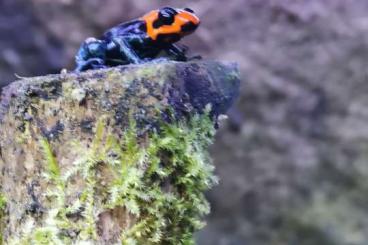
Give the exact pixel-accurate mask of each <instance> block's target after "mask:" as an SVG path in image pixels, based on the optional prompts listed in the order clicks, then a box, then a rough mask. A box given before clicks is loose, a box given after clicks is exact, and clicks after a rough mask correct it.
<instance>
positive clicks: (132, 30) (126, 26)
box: [103, 19, 147, 40]
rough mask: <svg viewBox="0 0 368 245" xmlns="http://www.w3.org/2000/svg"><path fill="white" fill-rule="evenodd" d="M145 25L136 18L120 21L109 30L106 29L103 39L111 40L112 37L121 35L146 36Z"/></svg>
mask: <svg viewBox="0 0 368 245" xmlns="http://www.w3.org/2000/svg"><path fill="white" fill-rule="evenodd" d="M146 31H147V26H146V23H145V22H144V21H142V20H139V19H136V20H132V21H129V22H124V23H121V24H119V25H117V26H115V27H113V28H111V29H110V30H108V31H106V32H105V33H104V35H103V39H104V40H111V39H112V38H114V37H122V36H130V35H132V36H141V37H146V36H147V34H146Z"/></svg>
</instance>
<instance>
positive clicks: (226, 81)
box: [0, 61, 239, 244]
mask: <svg viewBox="0 0 368 245" xmlns="http://www.w3.org/2000/svg"><path fill="white" fill-rule="evenodd" d="M238 87H239V77H238V71H237V68H236V65H235V64H233V63H223V62H214V61H202V62H189V63H179V62H165V63H150V64H146V65H140V66H133V65H132V66H122V67H117V68H112V69H106V70H97V71H88V72H85V73H80V74H74V73H69V74H67V73H65V74H58V75H49V76H44V77H35V78H26V79H22V80H20V81H16V82H14V83H12V84H11V85H9V86H8V87H6V88H4V90H3V94H2V96H1V106H0V121H1V124H0V135H2V137H1V139H0V169H1V174H0V184H1V193H2V196H3V197H4V200H6V204H5V205H4V207H3V211H4V213H5V214H6V215H5V217H3V219H2V222H4V223H6V225H5V228H4V229H3V235H4V240H5V241H6V242H8V243H10V244H11V243H12V244H17V243H18V242H20V241H29V240H32V239H40V241H44V242H45V241H47V242H55V243H56V242H64V243H67V244H68V243H69V242H71V241H89V242H93V241H99V242H117V241H119V239H122V241H125V242H132V241H133V240H136V241H139V239H146V240H147V241H150V242H151V243H152V244H155V243H158V242H160V241H161V242H164V241H166V242H168V240H169V239H172V241H171V242H173V241H175V239H179V240H180V239H183V240H184V241H189V240H190V239H191V234H192V233H193V231H194V230H196V229H198V228H200V221H199V220H198V221H196V219H197V218H200V217H202V216H203V215H204V214H205V213H206V212H207V203H206V201H205V200H204V199H203V191H204V190H205V189H207V188H209V187H210V186H211V185H212V184H213V183H214V182H215V179H214V178H213V176H212V167H211V165H210V164H209V163H208V157H207V156H206V155H207V154H206V153H205V151H206V150H205V148H206V147H207V146H208V141H210V140H211V138H212V132H213V124H214V123H215V120H216V118H217V116H218V115H220V114H223V113H225V112H226V110H227V109H228V108H229V107H230V106H231V104H232V102H233V101H234V99H235V97H236V95H237V92H238ZM209 104H210V105H211V106H210V107H209V106H208V105H209ZM209 110H210V111H209ZM198 114H200V115H202V116H196V115H198ZM206 115H207V116H206ZM206 117H207V118H208V120H207V119H205V118H206ZM212 120H214V121H212ZM119 169H120V170H119ZM123 176H124V178H123ZM129 181H131V182H129ZM192 185H194V186H192ZM124 188H125V189H124ZM162 200H165V201H162ZM186 205H187V206H186ZM148 207H150V208H148ZM175 207H176V208H177V207H180V210H181V211H180V213H181V214H182V215H184V216H183V217H182V218H180V217H181V214H175V215H174V216H173V217H171V218H170V215H173V212H176V209H175ZM187 211H188V213H186V212H187ZM165 212H167V213H165ZM170 212H172V213H170ZM160 215H161V216H160ZM166 215H167V217H166ZM191 216H193V217H191ZM176 219H177V220H176ZM157 222H158V223H159V224H157ZM175 222H176V223H175ZM150 229H151V230H150ZM179 231H180V232H179ZM52 239H54V240H52ZM124 239H125V240H124ZM164 239H168V240H164ZM177 241H178V240H177Z"/></svg>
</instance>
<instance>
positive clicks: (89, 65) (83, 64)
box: [75, 58, 107, 72]
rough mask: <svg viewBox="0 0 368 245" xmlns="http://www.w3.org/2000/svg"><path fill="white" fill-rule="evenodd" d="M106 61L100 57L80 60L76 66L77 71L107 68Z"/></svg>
mask: <svg viewBox="0 0 368 245" xmlns="http://www.w3.org/2000/svg"><path fill="white" fill-rule="evenodd" d="M106 67H107V66H106V65H105V61H104V60H103V59H100V58H91V59H89V60H86V61H80V62H79V63H78V64H77V67H76V68H75V71H76V72H81V71H86V70H90V69H93V70H95V69H102V68H106Z"/></svg>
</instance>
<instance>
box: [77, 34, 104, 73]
mask: <svg viewBox="0 0 368 245" xmlns="http://www.w3.org/2000/svg"><path fill="white" fill-rule="evenodd" d="M106 50H107V44H106V42H105V41H102V40H98V39H96V38H88V39H86V40H85V41H84V42H83V43H82V45H81V47H80V48H79V51H78V53H77V55H76V57H75V61H76V63H77V68H76V69H75V71H85V70H88V69H99V68H103V67H105V59H106Z"/></svg>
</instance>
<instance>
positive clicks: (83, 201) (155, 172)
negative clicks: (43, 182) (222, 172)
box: [10, 115, 217, 244]
mask: <svg viewBox="0 0 368 245" xmlns="http://www.w3.org/2000/svg"><path fill="white" fill-rule="evenodd" d="M106 125H107V123H106V120H105V119H104V118H102V119H101V120H100V121H99V122H98V123H97V125H96V127H95V136H94V139H93V141H92V143H91V145H90V147H89V148H88V150H85V148H84V147H85V146H83V145H81V144H80V143H79V142H74V144H73V150H74V151H75V152H74V153H78V157H77V159H76V160H75V162H74V164H73V166H72V167H71V168H70V169H68V170H66V171H61V170H60V167H59V164H58V162H57V158H56V156H55V155H54V154H53V151H52V148H51V145H50V144H49V142H48V141H47V140H46V139H41V140H40V144H41V148H42V149H43V152H44V158H45V163H46V164H45V165H46V167H45V169H46V177H47V180H49V182H50V185H49V188H48V190H47V194H46V195H47V199H48V200H50V204H49V206H48V209H47V211H46V212H45V214H44V218H43V221H42V223H35V222H34V223H32V222H30V223H28V224H25V225H24V226H25V227H24V229H23V232H21V233H20V234H19V236H18V237H17V238H12V239H11V243H10V244H22V243H21V242H23V243H24V244H71V243H72V242H71V241H73V242H77V243H76V244H78V242H90V243H92V244H94V243H96V241H97V240H98V235H97V220H98V214H101V213H102V212H106V211H107V210H113V209H115V208H123V210H126V212H127V215H128V216H129V217H130V219H131V222H130V223H129V224H127V225H125V226H124V227H121V231H119V232H121V237H120V239H119V240H120V241H118V242H119V243H121V244H193V243H194V240H193V233H194V232H195V231H197V230H198V229H200V228H202V227H203V225H204V223H203V222H202V218H203V216H204V215H205V214H207V213H208V212H209V205H208V203H207V201H206V200H205V198H204V195H203V192H204V191H205V190H207V189H208V188H210V187H211V186H212V185H213V184H215V183H216V181H217V179H216V178H215V177H214V176H213V167H212V165H211V163H210V158H209V156H208V154H207V147H208V145H209V144H210V143H211V141H212V139H213V136H214V133H215V130H214V128H213V122H212V121H211V120H210V118H209V116H208V115H196V116H194V117H193V118H192V119H191V120H190V121H180V122H177V123H170V124H168V123H162V125H161V127H160V130H159V131H157V132H152V133H150V134H149V135H148V137H147V138H146V140H145V142H144V143H142V142H141V141H142V137H138V136H137V130H136V125H135V122H134V121H133V120H131V122H130V126H129V128H128V129H126V130H125V133H124V134H123V136H122V137H121V138H118V137H116V136H115V135H114V134H113V133H112V129H109V128H108V127H107V126H106ZM63 172H64V173H63ZM102 172H103V173H104V174H106V173H108V174H109V175H111V176H110V178H109V179H108V181H107V183H105V184H104V185H103V186H102V184H101V182H102V181H101V180H100V179H99V178H101V175H103V173H102ZM78 178H83V180H84V184H83V186H82V187H81V188H82V189H81V190H80V193H81V194H80V195H78V196H77V197H74V199H73V200H72V202H70V201H69V202H68V201H66V200H68V199H70V198H71V197H70V196H68V194H67V192H68V191H67V190H68V183H70V182H72V180H73V179H74V180H75V179H78ZM74 192H75V191H74ZM72 214H79V216H78V215H77V216H78V218H74V219H71V218H70V217H71V216H73V215H72ZM129 217H127V218H129ZM26 226H28V227H26ZM70 234H74V235H73V237H72V236H71V235H70Z"/></svg>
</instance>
